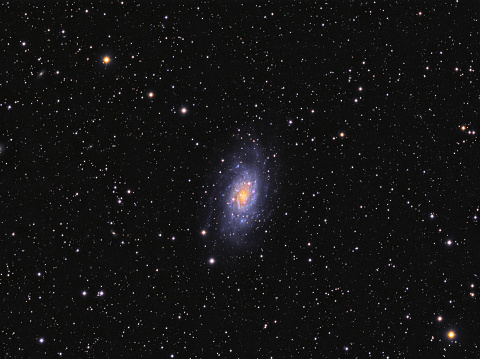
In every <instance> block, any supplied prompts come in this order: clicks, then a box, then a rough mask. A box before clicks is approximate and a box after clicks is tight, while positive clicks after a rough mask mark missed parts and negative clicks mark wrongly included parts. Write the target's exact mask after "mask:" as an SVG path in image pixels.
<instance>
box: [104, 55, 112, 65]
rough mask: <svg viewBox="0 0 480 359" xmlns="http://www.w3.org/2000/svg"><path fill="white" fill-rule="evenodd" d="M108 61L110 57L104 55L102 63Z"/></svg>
mask: <svg viewBox="0 0 480 359" xmlns="http://www.w3.org/2000/svg"><path fill="white" fill-rule="evenodd" d="M110 61H111V60H110V57H108V56H105V57H104V58H103V63H104V64H108V63H109V62H110Z"/></svg>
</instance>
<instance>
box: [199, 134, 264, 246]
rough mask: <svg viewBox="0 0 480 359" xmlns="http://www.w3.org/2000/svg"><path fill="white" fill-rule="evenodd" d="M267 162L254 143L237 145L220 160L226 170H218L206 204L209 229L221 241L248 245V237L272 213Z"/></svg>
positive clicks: (262, 152)
mask: <svg viewBox="0 0 480 359" xmlns="http://www.w3.org/2000/svg"><path fill="white" fill-rule="evenodd" d="M269 159H270V157H268V156H265V154H264V151H262V150H261V148H260V147H259V146H258V145H256V144H255V143H248V144H245V145H243V146H240V148H239V150H237V151H233V153H232V155H231V156H230V158H227V159H222V163H223V165H224V166H226V168H225V170H221V171H219V177H218V178H217V179H216V181H215V183H214V185H213V186H212V187H215V190H214V191H213V193H212V196H211V198H210V200H209V204H208V207H209V220H208V222H209V224H208V226H210V227H211V226H214V229H215V231H216V233H217V234H219V236H220V237H221V238H224V239H227V240H230V241H231V242H232V243H236V244H242V243H247V237H248V235H250V234H251V233H252V232H254V230H255V229H257V228H258V227H260V226H261V225H262V223H264V222H265V221H266V220H267V218H268V216H269V213H270V212H271V211H270V210H269V208H268V202H269V201H268V199H269V198H270V197H271V192H270V185H271V177H270V176H271V172H270V170H269V168H268V166H269ZM270 162H271V161H270Z"/></svg>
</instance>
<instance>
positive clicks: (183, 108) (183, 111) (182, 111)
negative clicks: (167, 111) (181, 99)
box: [180, 107, 187, 115]
mask: <svg viewBox="0 0 480 359" xmlns="http://www.w3.org/2000/svg"><path fill="white" fill-rule="evenodd" d="M180 112H181V113H182V114H184V115H185V114H186V113H187V109H186V108H185V107H182V108H181V109H180Z"/></svg>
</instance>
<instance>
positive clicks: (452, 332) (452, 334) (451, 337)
mask: <svg viewBox="0 0 480 359" xmlns="http://www.w3.org/2000/svg"><path fill="white" fill-rule="evenodd" d="M455 335H456V334H455V332H454V331H453V330H450V331H449V332H448V337H449V338H450V339H453V338H455Z"/></svg>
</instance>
